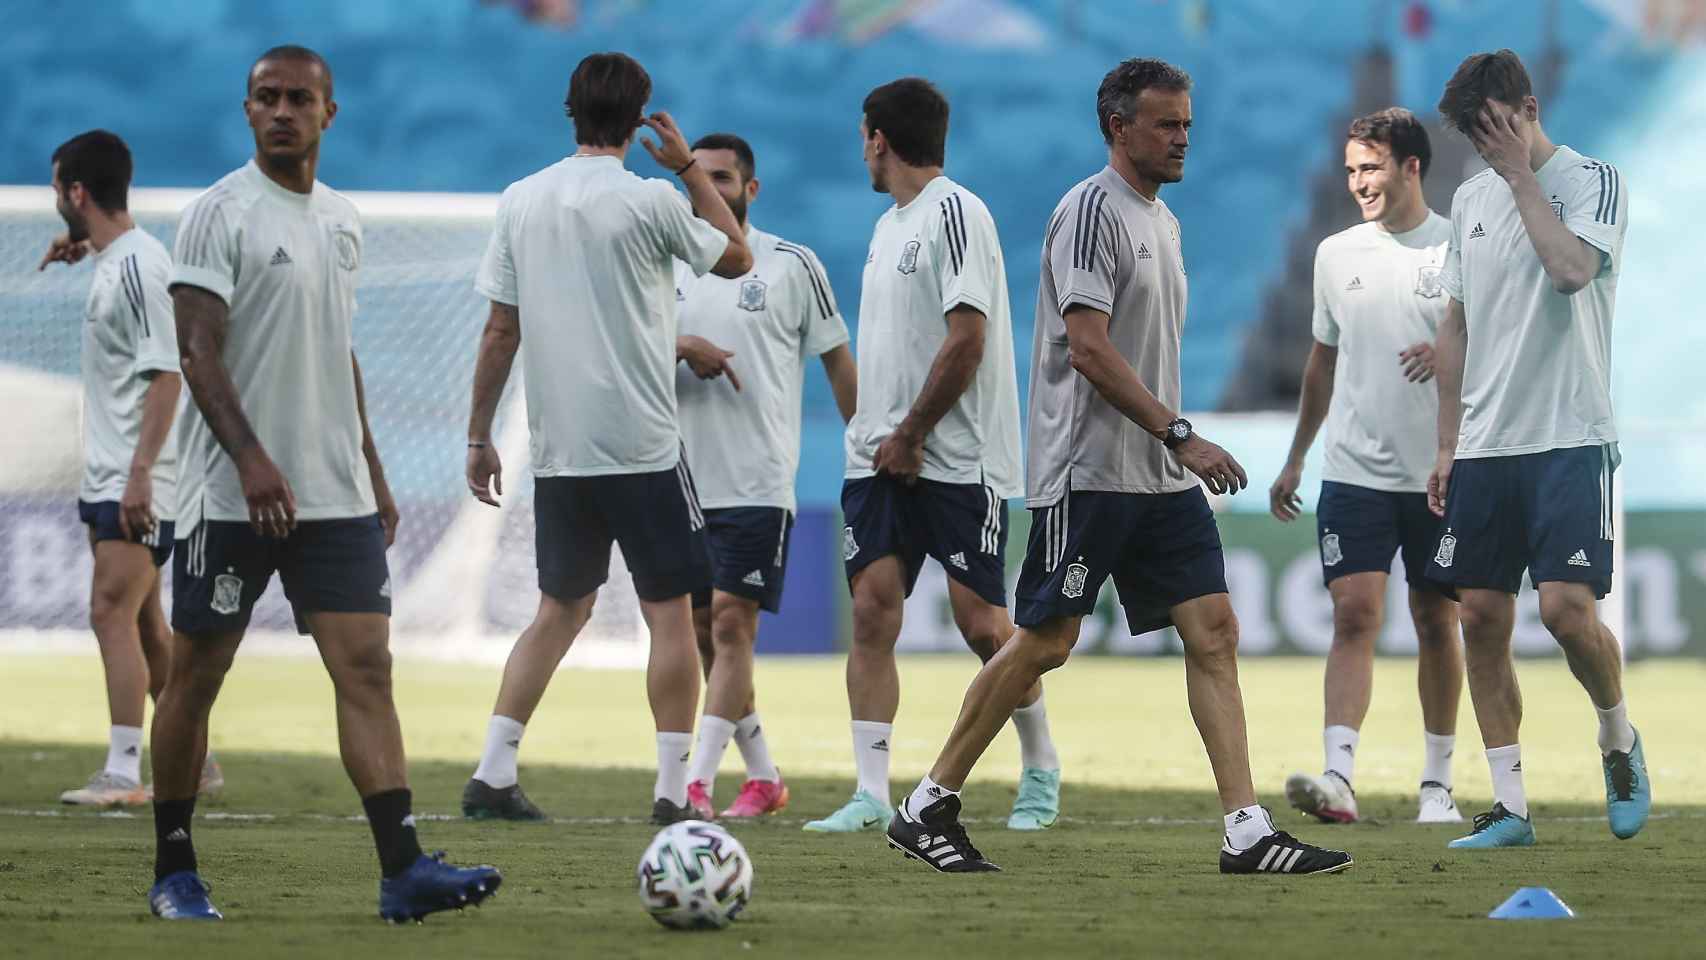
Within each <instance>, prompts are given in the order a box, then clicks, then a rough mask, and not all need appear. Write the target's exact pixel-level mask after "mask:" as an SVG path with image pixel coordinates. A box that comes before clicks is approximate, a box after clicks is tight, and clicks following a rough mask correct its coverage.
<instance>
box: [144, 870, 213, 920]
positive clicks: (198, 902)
mask: <svg viewBox="0 0 1706 960" xmlns="http://www.w3.org/2000/svg"><path fill="white" fill-rule="evenodd" d="M211 890H212V888H211V887H209V886H208V885H207V884H205V883H203V882H202V879H201V875H200V874H198V873H196V872H195V871H194V870H179V871H178V872H177V873H168V874H166V875H165V876H163V877H161V878H160V879H159V880H156V881H154V887H153V889H151V890H149V891H148V909H149V910H150V911H152V912H153V914H154V915H155V916H156V917H159V918H160V919H162V920H223V919H225V915H224V914H222V913H220V912H219V908H217V907H215V906H214V905H213V901H212V900H209V899H208V898H207V895H208V893H209V892H210V891H211Z"/></svg>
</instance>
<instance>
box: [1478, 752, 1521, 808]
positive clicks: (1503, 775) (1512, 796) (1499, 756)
mask: <svg viewBox="0 0 1706 960" xmlns="http://www.w3.org/2000/svg"><path fill="white" fill-rule="evenodd" d="M1487 769H1488V771H1490V772H1491V773H1492V775H1493V799H1494V800H1496V801H1498V802H1499V803H1502V804H1504V805H1505V809H1506V810H1509V811H1510V812H1512V813H1514V814H1516V815H1517V816H1519V817H1522V818H1523V819H1524V820H1526V819H1528V794H1527V793H1526V792H1525V791H1524V790H1523V789H1522V745H1521V744H1517V743H1513V744H1511V745H1510V746H1508V747H1494V748H1492V749H1491V750H1488V751H1487Z"/></svg>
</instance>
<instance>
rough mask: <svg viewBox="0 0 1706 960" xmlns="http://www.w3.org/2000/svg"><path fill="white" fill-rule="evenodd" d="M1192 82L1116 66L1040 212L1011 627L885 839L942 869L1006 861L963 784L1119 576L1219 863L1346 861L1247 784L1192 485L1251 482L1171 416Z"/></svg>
mask: <svg viewBox="0 0 1706 960" xmlns="http://www.w3.org/2000/svg"><path fill="white" fill-rule="evenodd" d="M1190 83H1191V81H1190V77H1188V76H1186V74H1185V73H1184V71H1182V70H1179V69H1178V68H1177V67H1174V66H1172V65H1170V64H1167V63H1163V62H1162V61H1160V60H1127V61H1125V62H1123V63H1121V64H1120V65H1118V66H1116V67H1115V68H1114V69H1112V70H1110V71H1109V72H1108V74H1107V76H1105V77H1104V78H1103V79H1102V83H1101V87H1100V89H1098V91H1097V93H1096V114H1097V117H1098V118H1099V121H1100V126H1101V131H1102V139H1103V140H1104V141H1105V142H1106V143H1107V148H1108V165H1107V166H1106V167H1104V168H1102V170H1101V171H1100V172H1099V173H1097V174H1095V175H1094V176H1091V177H1089V178H1088V179H1086V180H1083V181H1082V182H1080V183H1079V184H1078V185H1077V186H1075V187H1073V188H1072V189H1071V190H1069V191H1067V194H1066V196H1065V197H1063V198H1062V199H1061V201H1060V204H1059V205H1058V206H1057V207H1056V208H1055V212H1054V215H1053V216H1052V217H1051V218H1050V220H1049V225H1048V231H1047V233H1046V235H1045V239H1044V241H1043V253H1042V287H1041V289H1040V290H1039V291H1038V294H1037V322H1036V334H1035V339H1034V341H1033V346H1032V359H1031V398H1030V403H1031V408H1030V434H1031V436H1030V441H1031V442H1030V450H1029V454H1028V463H1027V466H1028V471H1027V472H1028V480H1027V491H1026V498H1025V502H1026V504H1027V505H1028V506H1030V507H1031V509H1032V521H1031V535H1030V542H1029V545H1028V547H1027V550H1026V555H1025V565H1024V569H1023V571H1022V572H1021V573H1020V574H1019V588H1018V600H1017V604H1016V605H1015V612H1016V614H1017V615H1016V617H1015V619H1016V620H1017V621H1018V624H1019V631H1018V633H1017V634H1015V635H1014V637H1013V639H1012V640H1011V641H1009V642H1008V643H1007V644H1006V645H1005V646H1003V647H1002V648H1001V650H1000V652H998V653H997V654H996V655H995V657H994V658H993V659H991V660H990V661H989V662H988V663H986V664H984V667H983V669H982V670H981V671H980V672H979V673H978V675H977V679H975V680H973V681H972V684H971V688H970V689H969V690H968V691H967V692H966V697H965V703H964V706H963V707H962V708H961V710H960V716H959V719H958V720H957V721H956V722H955V724H954V729H953V732H952V733H951V734H950V735H949V737H948V742H947V744H946V746H944V747H943V748H942V753H941V755H940V756H939V757H938V758H937V759H936V764H935V766H934V767H932V768H931V770H930V774H929V775H928V776H926V777H925V778H924V779H923V780H922V781H920V783H919V784H918V787H917V788H916V789H915V790H913V792H912V794H911V795H910V796H908V797H907V798H906V799H905V800H904V801H903V802H902V803H901V806H900V809H899V810H898V811H897V812H896V813H895V816H894V819H893V820H891V821H890V823H889V827H888V843H889V845H890V846H893V847H894V848H895V849H897V850H900V851H902V852H903V853H905V854H906V855H907V856H908V857H909V858H917V859H919V860H921V861H922V862H924V863H925V864H926V865H928V866H930V867H931V868H933V869H935V870H938V871H942V872H947V873H962V872H981V871H992V870H998V869H1000V868H999V867H997V866H996V865H995V864H993V863H991V862H990V861H989V860H987V859H985V858H984V856H983V854H982V853H980V852H979V851H978V849H977V848H976V847H975V846H973V845H972V842H971V840H970V838H969V837H968V836H967V835H966V831H965V828H964V827H963V826H962V825H961V824H960V821H959V813H960V796H959V792H960V790H961V788H962V787H963V786H964V785H965V781H966V777H967V776H968V775H969V774H970V773H971V769H972V766H973V765H974V764H976V762H977V760H978V757H979V756H981V755H982V754H983V752H984V750H985V749H987V748H988V746H989V743H990V741H991V740H992V739H994V737H995V734H996V732H997V731H998V730H1000V728H1001V724H1002V723H1003V722H1004V720H1005V718H1006V717H1007V715H1008V714H1009V713H1010V712H1011V711H1012V709H1013V707H1014V706H1015V705H1017V704H1018V703H1019V702H1020V701H1021V700H1022V699H1023V698H1024V696H1025V692H1026V691H1027V690H1030V689H1032V688H1033V687H1034V686H1035V685H1036V683H1037V680H1038V678H1039V677H1041V676H1042V675H1043V673H1045V672H1047V671H1048V670H1051V669H1054V668H1055V667H1058V666H1060V665H1062V664H1063V663H1065V662H1066V658H1067V655H1068V654H1069V653H1070V652H1071V650H1072V646H1073V644H1074V643H1075V642H1076V641H1077V639H1078V629H1079V625H1080V623H1081V622H1082V620H1083V618H1084V616H1085V615H1086V614H1088V613H1090V611H1091V610H1092V609H1094V607H1095V605H1096V597H1097V594H1098V593H1099V592H1100V591H1101V587H1102V584H1103V583H1104V582H1105V581H1106V580H1107V579H1108V578H1109V577H1110V576H1111V577H1113V578H1114V584H1115V586H1116V587H1117V588H1118V590H1119V594H1120V601H1121V603H1122V604H1124V606H1125V611H1126V620H1127V623H1128V624H1129V625H1130V628H1131V632H1132V633H1133V634H1134V635H1135V634H1139V633H1144V632H1146V631H1150V630H1157V629H1160V628H1162V627H1165V626H1167V625H1168V624H1172V625H1173V626H1174V627H1176V628H1177V629H1178V631H1179V637H1180V639H1181V640H1183V642H1184V646H1185V685H1186V688H1187V690H1188V691H1189V699H1190V706H1191V715H1192V717H1193V718H1194V719H1195V720H1196V724H1197V730H1198V732H1199V733H1200V734H1201V735H1202V741H1203V746H1204V747H1205V748H1206V749H1207V752H1208V758H1209V765H1210V766H1211V767H1212V768H1213V770H1214V778H1215V783H1216V785H1217V786H1218V787H1219V792H1220V802H1221V807H1222V809H1223V810H1225V811H1226V817H1225V823H1226V837H1225V843H1224V845H1223V846H1222V847H1221V853H1220V870H1221V872H1222V873H1261V872H1266V873H1290V874H1313V873H1331V872H1333V871H1337V870H1343V869H1345V868H1346V867H1349V866H1350V865H1351V858H1350V857H1349V856H1347V855H1346V854H1343V853H1340V852H1338V851H1334V850H1323V849H1322V848H1320V847H1315V846H1311V845H1309V844H1306V843H1303V842H1301V841H1299V840H1296V839H1294V838H1293V837H1292V836H1291V835H1289V834H1287V833H1283V832H1280V831H1277V830H1276V829H1275V828H1274V825H1273V822H1272V820H1271V819H1270V818H1269V816H1268V813H1267V811H1266V810H1264V809H1263V808H1262V807H1261V806H1259V805H1258V804H1257V802H1256V791H1255V789H1254V787H1253V786H1252V785H1251V781H1250V761H1249V753H1248V748H1247V746H1246V739H1245V729H1244V704H1243V699H1242V695H1241V694H1240V692H1239V689H1238V666H1237V647H1238V621H1237V619H1236V617H1235V616H1234V615H1233V612H1232V603H1231V601H1230V600H1229V599H1228V597H1227V595H1226V572H1225V563H1224V557H1223V555H1222V551H1221V545H1220V535H1219V532H1218V531H1217V530H1216V528H1215V523H1214V514H1213V513H1212V512H1211V511H1210V509H1209V505H1208V500H1207V498H1205V497H1204V496H1203V494H1202V491H1201V490H1200V489H1199V488H1198V485H1197V478H1199V477H1200V478H1201V479H1202V480H1203V481H1204V482H1205V483H1207V485H1208V487H1209V489H1210V490H1212V491H1214V492H1215V493H1226V494H1232V493H1236V492H1238V490H1239V489H1240V488H1242V487H1244V486H1245V485H1246V484H1247V482H1248V481H1247V480H1246V478H1245V475H1244V470H1243V468H1242V467H1240V466H1239V465H1238V462H1237V461H1236V460H1234V459H1233V458H1232V457H1231V455H1230V454H1228V453H1227V452H1226V451H1225V450H1222V449H1221V448H1220V447H1218V446H1216V445H1214V444H1212V443H1210V442H1209V441H1207V440H1205V439H1203V438H1202V437H1200V436H1198V435H1197V434H1196V433H1195V432H1193V431H1192V429H1191V424H1190V422H1189V421H1187V420H1185V419H1183V418H1182V417H1180V416H1179V415H1178V412H1177V411H1178V408H1179V393H1180V389H1179V339H1180V335H1181V334H1182V332H1183V328H1184V320H1185V294H1186V281H1185V266H1184V252H1183V248H1182V247H1181V244H1180V239H1179V222H1178V220H1176V219H1175V218H1174V217H1173V214H1172V211H1170V210H1168V209H1167V205H1166V204H1165V203H1163V202H1162V201H1161V200H1160V198H1159V197H1158V196H1157V194H1158V193H1159V191H1160V189H1161V186H1162V185H1163V184H1167V183H1176V182H1178V181H1179V180H1180V179H1181V178H1182V177H1183V176H1184V163H1185V151H1186V149H1187V148H1188V146H1189V141H1190V137H1189V131H1190V126H1191V98H1190ZM862 360H863V358H861V361H862ZM1193 474H1194V476H1193Z"/></svg>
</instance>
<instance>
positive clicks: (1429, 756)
mask: <svg viewBox="0 0 1706 960" xmlns="http://www.w3.org/2000/svg"><path fill="white" fill-rule="evenodd" d="M1422 740H1423V741H1425V743H1424V746H1423V748H1422V782H1423V783H1427V782H1428V781H1429V780H1432V781H1433V782H1434V783H1437V784H1439V785H1440V786H1442V787H1444V788H1446V789H1447V790H1450V789H1451V755H1452V753H1453V752H1454V751H1456V749H1457V738H1456V737H1455V736H1449V735H1442V734H1438V733H1429V732H1427V731H1426V730H1423V731H1422Z"/></svg>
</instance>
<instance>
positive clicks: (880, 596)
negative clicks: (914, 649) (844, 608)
mask: <svg viewBox="0 0 1706 960" xmlns="http://www.w3.org/2000/svg"><path fill="white" fill-rule="evenodd" d="M901 603H902V601H901V600H900V599H899V598H895V597H891V596H889V595H887V594H886V593H885V592H883V591H879V590H859V591H856V592H855V593H854V594H853V643H854V644H855V645H856V646H869V645H882V646H888V645H892V643H893V638H891V637H889V636H888V633H889V627H890V625H891V624H893V623H894V622H895V620H896V619H898V617H899V614H900V607H901Z"/></svg>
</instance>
